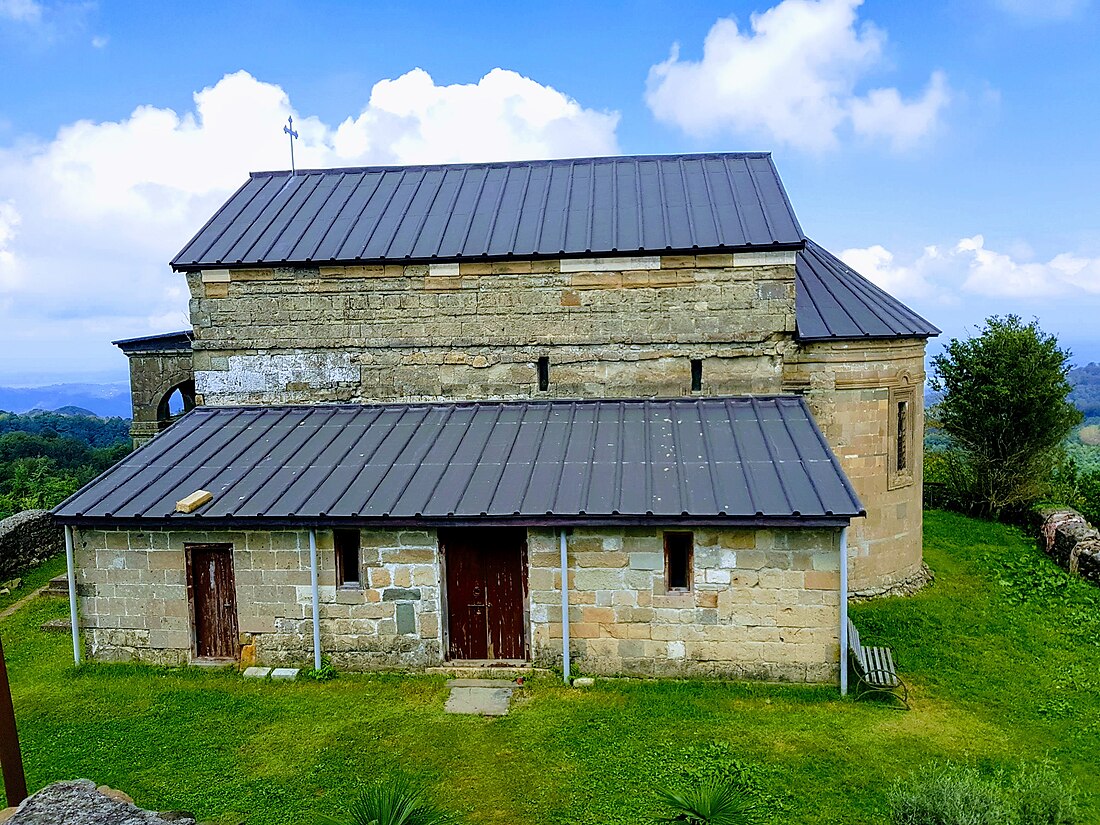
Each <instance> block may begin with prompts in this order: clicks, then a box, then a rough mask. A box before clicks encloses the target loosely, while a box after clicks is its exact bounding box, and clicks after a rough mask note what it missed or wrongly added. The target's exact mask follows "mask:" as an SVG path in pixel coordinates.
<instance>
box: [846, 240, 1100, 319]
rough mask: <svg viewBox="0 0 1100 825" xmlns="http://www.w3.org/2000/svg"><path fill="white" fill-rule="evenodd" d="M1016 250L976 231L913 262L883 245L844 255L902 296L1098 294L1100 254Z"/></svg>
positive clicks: (1020, 246)
mask: <svg viewBox="0 0 1100 825" xmlns="http://www.w3.org/2000/svg"><path fill="white" fill-rule="evenodd" d="M1016 246H1017V247H1018V249H1017V250H1016V254H1014V253H1013V252H997V251H994V250H991V249H987V248H986V246H985V238H984V237H983V236H981V235H974V236H973V237H969V238H962V239H961V240H959V241H958V242H956V243H955V244H953V245H949V246H942V247H938V246H927V247H925V248H924V250H923V251H922V252H921V254H920V255H919V256H917V257H916V258H915V259H913V260H912V261H911V262H899V261H898V260H897V258H896V257H895V255H894V253H892V252H890V251H889V250H887V249H885V248H884V247H882V246H880V245H875V246H870V247H865V248H861V249H845V250H844V251H843V252H841V253H840V258H841V259H842V260H843V261H844V262H845V263H846V264H848V265H849V266H851V267H852V268H853V269H855V270H856V271H857V272H859V273H860V274H862V275H864V276H866V277H867V278H868V279H870V280H871V281H873V282H874V283H875V284H877V285H878V286H880V287H882V288H883V289H885V290H886V291H887V292H889V293H891V294H892V295H894V296H896V297H898V298H909V297H913V298H922V299H928V300H933V301H936V302H939V303H950V302H953V301H958V300H959V299H960V298H962V297H963V296H965V295H966V294H969V295H971V296H975V297H980V298H990V299H1004V300H1016V299H1024V298H1026V299H1044V298H1049V299H1065V298H1066V297H1070V296H1077V297H1087V296H1100V258H1088V257H1084V256H1081V255H1077V254H1074V253H1069V252H1063V253H1060V254H1058V255H1055V256H1054V257H1053V258H1051V259H1050V260H1049V261H1046V262H1042V261H1022V260H1019V259H1018V255H1019V254H1026V252H1027V246H1026V245H1025V244H1018V245H1016Z"/></svg>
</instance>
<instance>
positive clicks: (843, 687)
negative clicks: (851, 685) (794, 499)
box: [840, 527, 848, 696]
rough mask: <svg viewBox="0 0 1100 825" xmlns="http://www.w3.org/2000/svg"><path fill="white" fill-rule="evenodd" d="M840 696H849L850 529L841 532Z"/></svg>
mask: <svg viewBox="0 0 1100 825" xmlns="http://www.w3.org/2000/svg"><path fill="white" fill-rule="evenodd" d="M840 695H841V696H847V695H848V528H847V527H845V528H844V529H842V530H841V531H840Z"/></svg>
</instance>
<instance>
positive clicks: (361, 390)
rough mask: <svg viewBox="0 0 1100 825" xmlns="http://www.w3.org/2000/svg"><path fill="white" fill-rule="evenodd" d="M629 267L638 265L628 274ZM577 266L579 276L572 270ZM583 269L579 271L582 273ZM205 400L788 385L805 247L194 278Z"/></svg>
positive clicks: (728, 390)
mask: <svg viewBox="0 0 1100 825" xmlns="http://www.w3.org/2000/svg"><path fill="white" fill-rule="evenodd" d="M623 267H635V268H630V269H624V268H623ZM563 270H566V271H563ZM568 270H578V271H568ZM188 284H189V286H190V289H191V297H192V300H191V319H192V323H193V326H194V330H195V336H196V339H195V344H194V363H195V377H196V385H197V393H198V395H199V397H200V399H201V402H200V403H206V404H237V403H315V402H324V401H354V402H372V401H395V400H401V401H415V400H442V399H471V398H494V399H500V398H528V397H532V396H538V395H539V394H540V392H539V390H538V386H537V371H536V362H537V360H538V358H539V357H541V356H548V357H549V358H550V387H549V390H548V391H547V392H545V393H542V394H543V395H544V396H547V397H596V396H600V397H624V396H634V397H644V396H655V395H657V396H679V395H685V394H688V393H690V391H691V389H690V387H691V384H690V382H691V372H690V363H689V362H690V359H693V358H698V359H703V361H704V366H703V388H702V393H701V394H705V395H723V394H739V393H749V392H756V393H765V392H777V391H779V389H780V379H781V371H782V369H781V368H782V362H783V357H784V353H785V352H786V351H787V350H789V349H790V348H791V347H792V346H793V343H792V342H793V337H792V335H793V332H794V253H791V252H760V253H746V254H733V255H699V256H683V257H673V256H665V257H662V258H657V257H654V258H644V259H626V260H625V262H624V261H623V260H617V259H598V260H593V261H590V262H587V263H583V262H582V263H578V262H576V261H553V260H551V261H515V262H506V263H476V264H475V263H463V264H449V265H433V266H428V265H419V266H397V265H392V266H348V267H325V266H322V267H318V268H312V269H309V268H283V269H253V270H216V271H204V272H202V273H192V274H190V275H188Z"/></svg>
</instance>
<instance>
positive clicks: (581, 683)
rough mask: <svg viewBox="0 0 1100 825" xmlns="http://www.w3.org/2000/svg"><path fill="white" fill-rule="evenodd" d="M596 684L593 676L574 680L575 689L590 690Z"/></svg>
mask: <svg viewBox="0 0 1100 825" xmlns="http://www.w3.org/2000/svg"><path fill="white" fill-rule="evenodd" d="M594 684H596V680H595V679H593V678H592V677H591V676H578V677H577V678H576V679H574V680H573V687H575V688H590V687H592V685H594Z"/></svg>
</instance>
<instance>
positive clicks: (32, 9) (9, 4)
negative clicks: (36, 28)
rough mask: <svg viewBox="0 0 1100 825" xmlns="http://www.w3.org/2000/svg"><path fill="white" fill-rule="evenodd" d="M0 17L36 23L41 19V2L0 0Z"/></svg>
mask: <svg viewBox="0 0 1100 825" xmlns="http://www.w3.org/2000/svg"><path fill="white" fill-rule="evenodd" d="M0 18H4V19H7V20H15V21H16V22H18V23H37V22H39V21H40V20H41V19H42V4H41V3H37V2H35V0H0Z"/></svg>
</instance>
